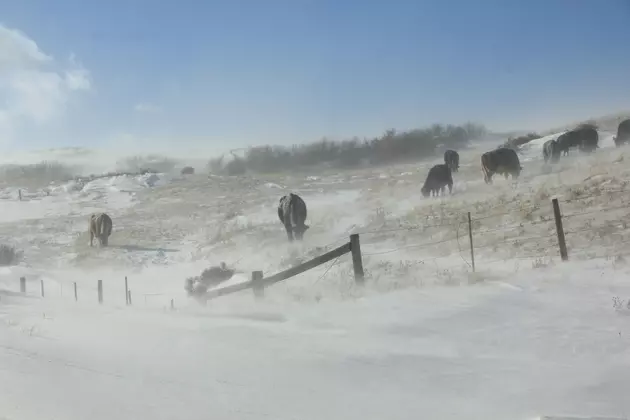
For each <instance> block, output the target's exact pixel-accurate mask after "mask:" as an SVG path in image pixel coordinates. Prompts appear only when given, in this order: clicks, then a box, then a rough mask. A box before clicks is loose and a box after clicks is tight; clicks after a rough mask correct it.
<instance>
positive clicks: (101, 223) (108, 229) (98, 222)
mask: <svg viewBox="0 0 630 420" xmlns="http://www.w3.org/2000/svg"><path fill="white" fill-rule="evenodd" d="M88 229H89V232H90V246H93V242H94V238H95V237H96V238H98V240H99V244H100V246H107V245H108V239H109V235H111V234H112V218H111V217H109V216H108V215H107V214H106V213H94V214H92V215H91V216H90V222H89V228H88Z"/></svg>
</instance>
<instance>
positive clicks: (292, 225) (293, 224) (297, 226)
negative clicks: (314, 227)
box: [278, 193, 309, 242]
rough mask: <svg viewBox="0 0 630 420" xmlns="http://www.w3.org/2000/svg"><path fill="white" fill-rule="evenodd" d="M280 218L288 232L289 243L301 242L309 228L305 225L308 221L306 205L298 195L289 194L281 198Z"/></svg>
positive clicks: (279, 206) (279, 205)
mask: <svg viewBox="0 0 630 420" xmlns="http://www.w3.org/2000/svg"><path fill="white" fill-rule="evenodd" d="M278 218H279V219H280V221H281V222H282V224H283V225H284V229H285V230H286V231H287V236H288V238H289V242H293V240H294V239H295V240H299V241H301V240H302V238H303V237H304V232H306V230H307V229H308V228H309V226H307V225H305V224H304V222H305V221H306V203H305V202H304V200H302V198H301V197H300V196H299V195H297V194H293V193H289V194H287V195H285V196H283V197H282V198H280V203H279V204H278Z"/></svg>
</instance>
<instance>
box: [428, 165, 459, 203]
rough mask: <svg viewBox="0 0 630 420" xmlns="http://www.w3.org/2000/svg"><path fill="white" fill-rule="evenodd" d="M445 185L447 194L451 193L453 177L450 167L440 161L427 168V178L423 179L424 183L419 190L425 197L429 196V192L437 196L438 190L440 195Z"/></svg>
mask: <svg viewBox="0 0 630 420" xmlns="http://www.w3.org/2000/svg"><path fill="white" fill-rule="evenodd" d="M447 185H448V192H449V194H452V193H453V177H452V175H451V169H450V168H449V167H448V165H446V164H445V163H441V164H438V165H435V166H433V167H432V168H431V169H429V174H428V175H427V179H426V180H425V181H424V185H423V186H422V189H421V190H420V191H421V192H422V195H423V196H425V197H428V196H430V195H431V193H433V195H434V196H436V197H437V196H438V195H439V193H440V191H441V192H442V195H444V193H445V191H444V187H446V186H447Z"/></svg>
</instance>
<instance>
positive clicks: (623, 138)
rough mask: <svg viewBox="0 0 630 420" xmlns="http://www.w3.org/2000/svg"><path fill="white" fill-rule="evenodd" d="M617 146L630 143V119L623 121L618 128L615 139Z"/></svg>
mask: <svg viewBox="0 0 630 420" xmlns="http://www.w3.org/2000/svg"><path fill="white" fill-rule="evenodd" d="M613 140H614V141H615V146H617V147H619V146H621V145H622V144H625V143H630V119H627V120H623V121H622V122H620V123H619V126H618V127H617V135H616V136H615V137H614V139H613Z"/></svg>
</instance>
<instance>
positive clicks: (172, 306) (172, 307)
mask: <svg viewBox="0 0 630 420" xmlns="http://www.w3.org/2000/svg"><path fill="white" fill-rule="evenodd" d="M173 310H175V301H174V300H173V299H171V311H173Z"/></svg>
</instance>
